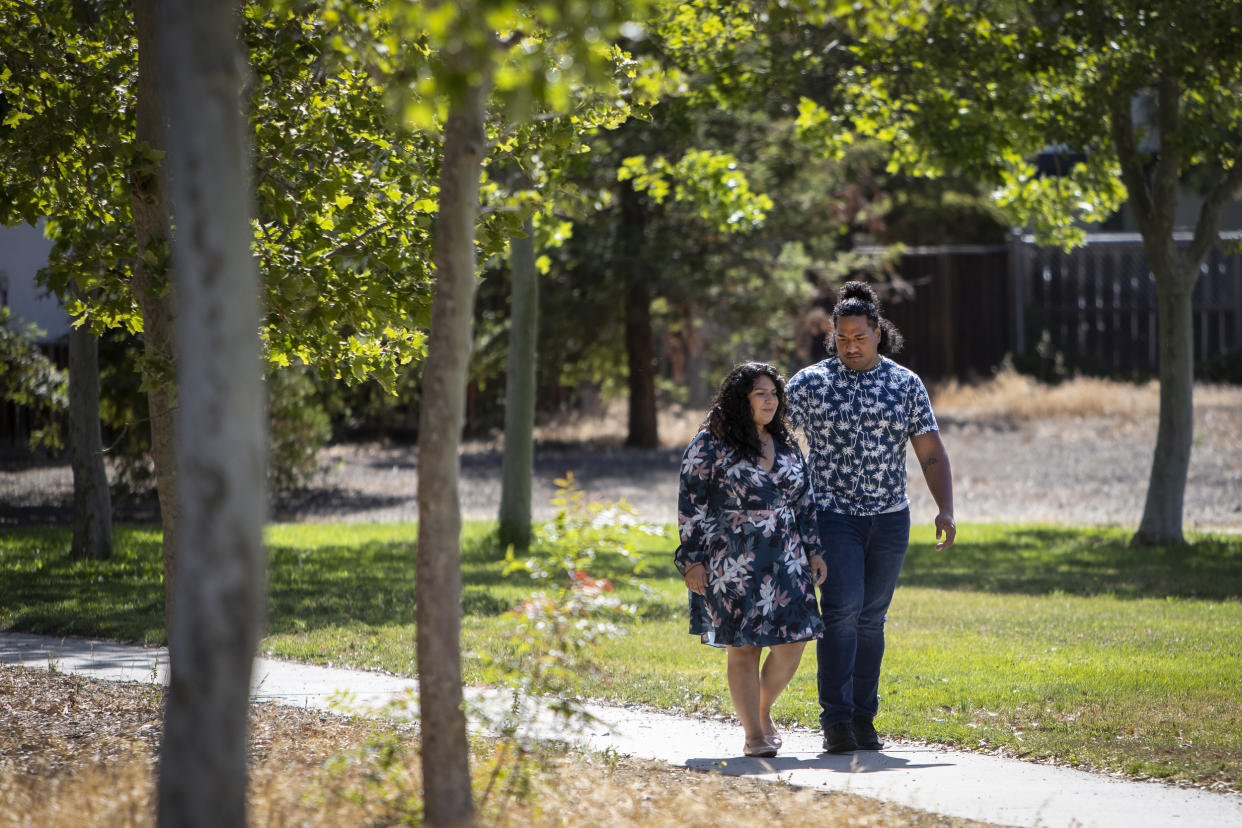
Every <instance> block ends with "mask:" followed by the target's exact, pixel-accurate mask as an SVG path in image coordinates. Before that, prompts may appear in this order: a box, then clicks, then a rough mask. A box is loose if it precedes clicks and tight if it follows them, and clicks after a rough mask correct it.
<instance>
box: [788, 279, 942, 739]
mask: <svg viewBox="0 0 1242 828" xmlns="http://www.w3.org/2000/svg"><path fill="white" fill-rule="evenodd" d="M832 323H833V327H832V331H831V332H830V333H829V335H828V336H829V339H828V343H827V345H828V358H827V359H825V360H823V361H822V362H819V363H816V364H815V365H811V366H808V367H807V368H804V369H803V370H801V371H799V372H798V373H797V374H795V375H794V377H793V379H791V380H790V381H789V385H788V387H787V391H786V393H787V398H788V402H789V418H790V421H791V423H792V424H793V426H794V427H795V428H800V429H801V430H802V433H803V435H804V436H805V438H806V441H807V446H808V448H809V451H810V456H809V458H808V459H809V465H810V467H811V474H812V480H813V482H814V486H815V502H816V507H817V509H818V512H819V517H818V520H819V538H820V545H821V547H822V552H823V558H824V560H825V561H826V562H827V564H828V573H829V574H828V580H827V581H826V582H825V583H824V585H823V586H822V587H821V599H820V611H821V614H822V616H823V620H824V627H825V632H824V637H823V638H822V639H820V641H819V644H818V649H817V654H818V656H819V673H818V682H819V703H820V707H821V712H820V725H821V727H822V728H823V731H824V750H825V751H826V752H828V753H849V752H851V751H854V750H859V749H862V750H879V749H880V748H882V747H884V743H883V742H882V741H880V738H879V736H878V735H877V734H876V730H875V724H874V719H875V715H876V713H877V711H878V710H879V682H880V662H881V661H882V660H883V658H884V621H885V618H886V613H887V612H888V606H889V604H890V603H891V601H892V599H893V590H894V589H895V588H896V586H897V576H898V574H899V573H900V572H901V564H902V562H903V561H904V560H905V555H906V548H907V547H908V546H909V543H910V502H909V499H908V498H907V496H906V443H907V441H908V442H909V443H910V445H911V446H913V448H914V453H915V455H916V456H917V457H918V461H919V465H920V466H921V467H922V469H923V477H924V480H925V481H926V482H927V487H928V489H929V490H930V491H931V495H932V498H933V499H934V500H935V501H936V507H937V510H938V514H937V515H936V539H937V540H938V541H939V542H938V543H937V544H936V548H937V549H946V548H948V547H949V546H952V545H953V540H954V538H955V536H956V534H957V527H956V525H955V524H954V522H953V477H952V473H951V471H950V469H949V456H948V454H947V453H946V452H945V448H944V444H943V443H942V442H941V441H940V432H939V430H938V427H937V425H936V418H935V415H934V414H933V413H932V409H931V402H930V400H929V399H928V396H927V389H926V388H925V387H924V386H923V383H922V381H921V380H920V379H919V378H918V376H917V375H915V374H914V373H913V372H912V371H910V370H908V369H906V368H904V367H902V366H900V365H898V364H897V363H895V362H893V361H892V360H891V359H889V358H888V357H887V355H888V354H891V353H896V352H897V351H898V350H900V348H901V344H902V340H901V334H900V333H898V331H897V329H896V328H895V327H894V326H893V324H892V323H891V322H889V321H888V320H887V319H885V318H884V317H882V316H881V315H880V312H879V302H878V299H877V297H876V294H875V291H874V290H873V289H872V288H871V287H870V286H869V285H867V284H866V283H863V282H847V283H846V284H845V285H844V286H843V287H842V288H841V292H840V301H839V302H838V303H837V305H836V307H835V308H834V309H833V312H832ZM942 538H943V540H942Z"/></svg>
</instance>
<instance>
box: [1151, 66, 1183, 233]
mask: <svg viewBox="0 0 1242 828" xmlns="http://www.w3.org/2000/svg"><path fill="white" fill-rule="evenodd" d="M1181 97H1182V90H1181V85H1180V84H1178V82H1177V80H1176V79H1174V78H1167V77H1162V78H1160V80H1159V81H1158V83H1157V85H1156V130H1157V135H1159V137H1160V149H1159V151H1158V154H1157V156H1156V169H1155V171H1154V173H1153V180H1152V202H1153V203H1152V208H1153V215H1152V219H1153V221H1155V222H1157V223H1158V225H1159V226H1158V227H1157V228H1156V229H1157V230H1158V231H1159V232H1160V233H1161V234H1162V235H1166V236H1167V235H1170V234H1171V233H1172V232H1173V222H1174V216H1175V215H1176V213H1177V185H1178V170H1179V169H1180V168H1181V162H1182V148H1181V137H1180V136H1179V135H1178V134H1177V125H1178V122H1179V120H1180V112H1179V108H1180V106H1181Z"/></svg>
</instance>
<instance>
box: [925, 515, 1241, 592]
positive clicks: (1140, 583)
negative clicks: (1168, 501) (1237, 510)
mask: <svg viewBox="0 0 1242 828" xmlns="http://www.w3.org/2000/svg"><path fill="white" fill-rule="evenodd" d="M980 535H981V536H980V537H979V538H978V539H972V538H971V537H969V535H967V536H966V537H961V536H959V537H960V540H959V541H958V542H957V543H955V544H954V545H953V546H952V547H950V548H948V549H945V550H940V551H937V550H935V549H934V548H930V547H929V546H927V545H925V544H912V546H911V550H910V552H909V553H908V554H907V555H906V561H905V565H904V566H903V567H902V571H901V584H902V585H903V586H922V587H931V588H933V589H968V590H979V591H983V592H1014V593H1021V594H1027V595H1041V594H1046V593H1052V592H1062V593H1068V594H1073V595H1098V594H1112V595H1116V596H1118V597H1125V598H1164V597H1169V596H1172V597H1179V598H1204V599H1212V600H1228V599H1238V598H1240V597H1242V538H1236V539H1235V538H1222V537H1211V538H1204V539H1201V540H1199V541H1197V542H1196V543H1194V544H1186V545H1183V546H1168V547H1164V546H1157V547H1132V546H1130V545H1129V537H1130V536H1129V533H1126V532H1123V531H1121V530H1104V529H1102V530H1082V529H1071V528H1066V529H1062V528H1058V527H1040V528H1017V529H1013V530H1008V531H997V532H981V533H980Z"/></svg>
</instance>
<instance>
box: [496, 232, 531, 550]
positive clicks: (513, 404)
mask: <svg viewBox="0 0 1242 828" xmlns="http://www.w3.org/2000/svg"><path fill="white" fill-rule="evenodd" d="M522 232H523V233H524V236H523V237H521V238H518V237H516V236H515V237H514V238H513V239H511V240H510V242H509V273H510V279H511V281H512V287H511V292H510V295H511V299H510V304H509V319H510V323H509V354H508V356H507V358H506V365H505V453H504V458H503V460H502V463H501V487H500V545H501V546H508V545H509V544H513V546H514V547H516V548H517V549H522V550H525V549H528V548H529V547H530V534H531V478H532V477H533V476H534V471H535V391H536V371H535V368H536V348H535V345H536V342H537V341H538V338H539V269H538V267H537V266H536V264H535V227H534V222H532V221H531V220H530V219H527V220H526V222H525V223H524V224H523V225H522Z"/></svg>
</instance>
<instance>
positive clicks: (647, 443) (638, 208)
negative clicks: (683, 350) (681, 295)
mask: <svg viewBox="0 0 1242 828" xmlns="http://www.w3.org/2000/svg"><path fill="white" fill-rule="evenodd" d="M620 205H621V229H620V232H618V233H617V242H618V244H620V245H621V250H620V256H618V261H620V262H623V263H624V265H623V266H624V267H625V353H626V360H627V364H628V367H629V390H630V408H629V435H628V436H627V437H626V440H625V444H626V445H627V446H630V447H632V448H656V447H657V446H659V445H660V434H659V429H658V422H659V421H658V419H657V417H656V392H655V375H656V366H655V346H654V344H653V334H652V330H651V288H650V286H649V285H648V283H647V277H646V274H645V273H644V272H643V268H644V267H645V261H644V259H643V255H642V254H643V250H644V249H645V245H644V244H643V235H644V227H645V218H644V214H643V209H642V204H641V203H640V201H639V197H638V194H637V193H636V192H634V188H633V187H632V186H631V185H630V184H629V182H626V183H625V184H624V185H623V186H622V187H621V197H620Z"/></svg>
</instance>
